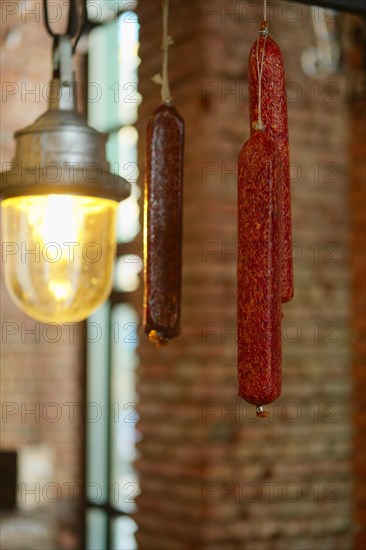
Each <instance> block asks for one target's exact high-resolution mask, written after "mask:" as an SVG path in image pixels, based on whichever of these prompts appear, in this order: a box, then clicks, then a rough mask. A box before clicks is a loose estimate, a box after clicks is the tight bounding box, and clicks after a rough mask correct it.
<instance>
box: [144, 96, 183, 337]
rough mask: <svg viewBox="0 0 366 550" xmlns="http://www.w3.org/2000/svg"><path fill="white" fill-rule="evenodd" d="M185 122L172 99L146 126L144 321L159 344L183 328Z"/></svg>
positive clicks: (176, 334) (146, 328)
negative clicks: (181, 323)
mask: <svg viewBox="0 0 366 550" xmlns="http://www.w3.org/2000/svg"><path fill="white" fill-rule="evenodd" d="M183 153H184V122H183V119H182V118H181V117H180V115H179V114H178V112H177V110H176V109H175V107H174V106H173V105H172V104H171V103H169V104H168V103H167V104H164V105H162V106H161V107H159V108H158V109H157V111H155V113H154V115H153V116H152V117H151V119H150V120H149V122H148V127H147V153H146V174H145V212H144V218H145V220H144V221H145V250H144V260H145V298H144V324H145V332H146V334H147V335H148V336H149V339H150V340H151V341H152V342H154V343H155V344H157V345H158V346H160V345H164V344H166V343H167V342H168V340H169V339H171V338H174V337H175V336H178V335H179V333H180V298H181V272H182V196H183Z"/></svg>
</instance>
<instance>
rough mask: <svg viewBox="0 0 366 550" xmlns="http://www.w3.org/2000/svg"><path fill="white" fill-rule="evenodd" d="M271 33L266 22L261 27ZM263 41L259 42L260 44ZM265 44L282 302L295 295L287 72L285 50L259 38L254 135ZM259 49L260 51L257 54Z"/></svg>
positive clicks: (253, 59)
mask: <svg viewBox="0 0 366 550" xmlns="http://www.w3.org/2000/svg"><path fill="white" fill-rule="evenodd" d="M261 29H262V32H263V33H264V34H265V32H266V30H267V24H266V22H263V23H262V25H261ZM258 41H259V43H258ZM264 44H265V55H264V64H263V71H262V85H261V106H262V121H263V123H264V125H265V127H266V131H267V132H268V135H269V137H270V138H271V139H272V140H273V141H274V143H275V144H276V146H277V147H278V150H279V153H280V157H281V164H282V242H283V258H282V285H281V286H282V302H289V301H290V300H291V299H292V298H293V295H294V283H293V263H292V231H291V193H290V160H289V142H288V121H287V102H286V82H285V70H284V64H283V59H282V55H281V50H280V48H279V47H278V45H277V44H276V42H275V41H274V40H273V39H272V38H271V37H270V36H259V38H258V40H256V41H255V43H254V44H253V46H252V48H251V51H250V54H249V103H250V125H251V132H252V133H253V132H254V131H255V128H254V127H253V124H255V122H256V121H257V120H258V90H259V86H258V66H257V57H258V58H259V59H261V58H262V52H263V45H264ZM257 48H258V51H257Z"/></svg>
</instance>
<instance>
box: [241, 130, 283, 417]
mask: <svg viewBox="0 0 366 550" xmlns="http://www.w3.org/2000/svg"><path fill="white" fill-rule="evenodd" d="M281 218H282V210H281V162H280V158H279V153H278V150H277V148H276V146H275V144H274V143H273V141H272V140H271V139H270V138H269V137H268V136H267V135H266V132H264V131H256V132H255V133H254V134H253V135H252V136H251V137H250V138H249V140H248V141H247V142H246V143H245V144H244V145H243V147H242V150H241V152H240V155H239V160H238V266H237V269H238V274H237V275H238V288H237V327H238V328H237V331H238V386H239V395H240V396H241V397H242V398H243V399H245V400H246V401H247V402H248V403H252V404H254V405H257V406H258V405H264V404H267V403H271V402H272V401H274V400H275V399H276V398H277V397H278V396H279V395H280V393H281V353H282V341H281V322H282V313H281V260H282V248H281Z"/></svg>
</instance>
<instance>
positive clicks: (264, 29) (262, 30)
mask: <svg viewBox="0 0 366 550" xmlns="http://www.w3.org/2000/svg"><path fill="white" fill-rule="evenodd" d="M263 15H264V20H263V21H262V23H261V24H260V27H259V37H258V39H257V48H256V61H257V75H258V120H257V121H255V122H254V123H253V127H254V129H255V130H265V129H266V127H265V125H264V124H263V121H262V74H263V66H264V56H265V52H266V43H267V35H268V23H267V0H264V13H263ZM261 37H263V44H262V55H261V60H260V61H259V42H260V39H261Z"/></svg>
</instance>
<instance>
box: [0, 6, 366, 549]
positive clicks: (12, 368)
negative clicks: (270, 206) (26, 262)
mask: <svg viewBox="0 0 366 550" xmlns="http://www.w3.org/2000/svg"><path fill="white" fill-rule="evenodd" d="M51 4H52V5H50V19H51V22H52V24H53V25H54V28H55V29H57V28H59V29H62V28H64V26H65V18H67V2H62V1H54V2H52V3H51ZM342 4H346V2H341V1H339V0H338V1H335V2H322V6H324V5H325V6H328V8H329V7H330V8H332V7H333V8H335V7H340V6H341V5H342ZM347 4H348V7H349V9H350V12H344V11H334V10H332V9H324V8H322V7H320V6H318V5H317V6H313V7H311V6H310V5H309V3H308V2H307V3H296V2H286V1H276V2H269V11H268V13H269V16H268V19H269V22H270V32H271V35H272V37H273V38H274V39H275V40H276V41H277V42H278V44H279V45H280V47H281V50H282V52H283V56H284V61H285V68H286V78H287V92H288V112H289V128H290V155H291V179H292V208H293V252H294V268H295V298H294V300H293V301H292V302H291V303H289V304H285V305H284V308H283V310H284V311H283V312H284V318H283V392H282V396H281V398H280V399H279V400H278V401H277V402H275V403H273V404H272V405H270V406H268V411H269V413H270V414H269V417H268V418H267V419H257V418H256V417H255V411H254V407H253V406H251V405H248V404H246V403H245V402H244V401H241V400H240V399H239V398H238V397H237V388H236V162H237V157H238V153H239V151H240V148H241V146H242V144H243V143H244V142H245V141H246V139H247V138H248V137H249V113H248V82H247V76H248V75H247V57H248V53H249V49H250V47H251V45H252V43H253V42H254V41H255V39H256V36H257V30H258V25H259V23H260V21H261V19H262V9H263V3H262V2H261V1H251V2H249V1H246V0H240V1H239V0H238V1H232V0H212V1H206V0H186V1H180V0H171V10H170V34H171V36H172V37H173V39H174V45H173V46H172V47H171V48H170V80H171V88H172V94H173V98H174V102H175V105H176V107H177V108H178V110H179V112H180V113H181V115H182V116H183V118H184V119H185V123H186V153H185V155H186V158H185V188H184V189H185V190H184V201H185V204H184V271H183V275H184V276H183V304H182V308H183V309H182V312H183V316H182V335H181V337H179V338H178V339H176V340H174V341H172V342H171V343H170V344H169V346H167V347H166V348H164V349H155V348H154V347H152V345H151V344H150V343H149V342H148V341H147V338H146V337H145V335H144V334H143V330H142V327H141V319H142V250H143V249H142V233H141V224H142V218H141V207H142V200H141V191H142V189H143V179H144V155H145V146H146V143H145V129H146V123H147V120H148V118H149V116H150V115H151V114H152V113H153V111H154V110H155V109H156V108H157V107H158V106H159V104H160V90H159V87H158V86H156V85H155V84H154V83H153V82H152V80H151V77H153V76H154V75H155V74H156V73H159V72H160V70H161V50H160V48H161V32H162V29H161V2H160V0H140V2H138V3H137V2H136V1H132V0H130V1H127V0H123V1H121V0H120V1H109V0H94V1H89V2H88V17H89V24H88V29H87V30H88V36H84V37H83V38H82V39H81V41H80V43H79V47H78V50H77V55H76V67H77V75H78V82H79V87H78V95H79V106H80V109H81V110H82V111H83V112H84V113H85V114H86V115H87V117H88V120H89V123H90V124H91V125H92V126H94V127H96V128H97V129H98V130H100V131H103V132H108V133H109V134H110V139H109V143H108V157H109V160H110V162H111V164H112V167H114V169H115V170H116V171H118V172H119V173H120V174H121V175H123V176H124V177H126V178H127V179H128V180H129V181H130V182H131V183H132V184H133V192H132V195H131V198H130V199H128V200H127V201H125V202H124V203H122V204H121V206H120V211H119V222H118V231H117V235H116V241H117V242H118V247H117V252H118V254H117V261H116V270H115V284H114V290H113V292H112V295H111V297H110V300H109V301H108V302H107V303H106V304H105V305H104V306H103V307H102V308H101V309H100V310H99V311H97V312H96V314H95V315H94V316H93V317H92V318H91V319H90V320H88V321H87V322H86V323H82V324H78V325H66V324H64V325H55V324H49V325H43V324H41V323H38V322H36V321H34V320H32V319H30V318H27V317H25V316H24V315H23V314H22V313H21V312H20V311H19V310H18V309H17V308H16V307H15V306H14V305H13V304H12V302H11V301H10V298H9V297H8V295H7V293H6V290H5V288H4V285H3V284H2V285H1V289H2V290H1V330H2V336H1V392H2V395H1V399H2V418H1V493H2V494H1V503H2V529H1V539H0V540H1V546H2V548H4V549H8V550H13V549H17V550H19V549H37V550H39V549H41V548H45V549H46V548H47V549H51V548H52V549H70V550H71V549H82V548H87V549H90V550H91V549H95V550H111V549H115V550H133V549H135V548H141V549H146V550H158V549H159V550H163V549H166V550H175V549H177V550H182V549H194V550H218V549H220V550H221V549H222V550H234V549H243V550H277V549H278V550H287V549H288V550H309V549H316V550H325V549H332V550H333V549H344V550H350V549H355V550H358V549H361V548H364V547H365V546H366V538H365V513H366V485H365V463H366V460H365V458H366V457H365V374H364V373H365V371H364V367H365V341H364V329H365V316H364V314H365V309H366V308H365V288H364V281H365V263H366V262H365V183H366V170H365V163H366V160H365V159H366V154H365V153H366V151H365V125H366V122H365V121H366V116H365V101H364V100H365V97H364V94H365V82H366V81H365V69H366V62H365V43H366V24H365V19H364V17H362V16H361V15H360V14H357V13H356V12H357V10H358V9H359V10H362V9H363V10H364V6H363V5H362V2H357V1H353V2H347ZM351 11H353V13H351ZM1 14H2V15H1V17H2V20H1V54H0V55H1V57H0V59H1V87H2V101H1V163H2V170H4V169H6V164H7V163H9V162H10V161H11V158H12V156H13V154H14V141H13V137H12V136H13V133H14V132H15V131H16V130H18V129H20V128H23V127H24V126H26V125H27V124H30V123H32V122H33V121H34V119H35V118H36V117H37V116H39V115H40V114H42V113H43V112H44V111H45V109H46V106H47V85H48V82H49V80H50V78H51V46H52V43H51V40H50V38H49V36H48V35H47V33H46V31H45V29H44V26H43V23H42V3H41V2H40V1H15V0H14V1H8V0H4V1H3V2H2V3H1ZM3 261H4V260H3Z"/></svg>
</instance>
